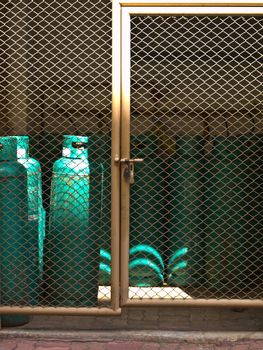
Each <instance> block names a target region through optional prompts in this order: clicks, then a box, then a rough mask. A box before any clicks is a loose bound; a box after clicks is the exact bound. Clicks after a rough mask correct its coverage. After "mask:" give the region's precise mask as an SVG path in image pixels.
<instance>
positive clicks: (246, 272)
mask: <svg viewBox="0 0 263 350" xmlns="http://www.w3.org/2000/svg"><path fill="white" fill-rule="evenodd" d="M262 34H263V19H262V17H252V16H248V17H242V16H238V17H235V16H222V17H217V16H214V17H208V16H201V17H195V16H192V17H184V16H179V17H175V16H173V17H171V16H167V17H162V16H133V17H132V18H131V153H132V156H133V157H140V158H144V163H143V164H136V169H135V184H134V185H132V186H131V204H130V207H131V224H130V259H129V279H130V285H132V286H133V287H134V288H131V290H130V298H132V299H134V298H135V299H136V298H137V299H138V298H150V299H151V298H172V299H177V298H181V299H182V298H183V299H185V298H193V299H198V298H216V299H221V298H227V299H231V298H237V299H243V298H249V299H260V298H262V283H263V275H262V271H263V258H262V243H263V237H262V205H263V202H262V198H263V197H262V159H263V158H262V150H263V148H262V145H263V127H262V96H263V95H262V57H261V56H262V44H263V41H262ZM135 287H143V288H141V289H140V288H137V289H136V288H135ZM157 287H159V288H157ZM163 287H165V288H163Z"/></svg>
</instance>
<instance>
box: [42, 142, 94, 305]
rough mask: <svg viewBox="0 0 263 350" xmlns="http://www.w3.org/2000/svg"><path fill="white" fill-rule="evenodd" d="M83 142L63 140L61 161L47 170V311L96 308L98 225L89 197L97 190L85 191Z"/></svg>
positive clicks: (86, 163) (87, 173)
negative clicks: (49, 172) (50, 173)
mask: <svg viewBox="0 0 263 350" xmlns="http://www.w3.org/2000/svg"><path fill="white" fill-rule="evenodd" d="M87 142H88V137H86V136H73V135H66V136H64V140H63V152H62V158H60V159H59V160H57V161H56V162H55V163H54V166H53V177H52V185H51V187H52V189H51V203H50V219H49V230H48V233H47V238H46V246H45V268H44V282H45V288H46V292H47V294H46V295H47V298H48V301H49V303H50V304H52V305H64V306H94V305H95V304H96V302H97V293H98V268H99V224H98V221H96V222H95V221H94V218H95V216H94V214H93V213H91V209H92V208H94V203H93V202H94V193H96V191H100V189H99V188H97V189H95V190H94V191H93V192H92V191H91V190H90V181H92V179H91V171H90V166H89V161H88V150H87ZM95 207H96V205H95ZM93 210H94V209H93Z"/></svg>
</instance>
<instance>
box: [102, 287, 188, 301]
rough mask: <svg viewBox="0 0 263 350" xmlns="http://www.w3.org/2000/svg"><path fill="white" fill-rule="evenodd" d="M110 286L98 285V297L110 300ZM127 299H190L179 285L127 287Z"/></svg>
mask: <svg viewBox="0 0 263 350" xmlns="http://www.w3.org/2000/svg"><path fill="white" fill-rule="evenodd" d="M110 296H111V287H110V286H99V293H98V299H99V300H100V301H106V300H110ZM129 299H192V298H191V297H190V295H188V294H187V293H185V292H184V291H183V290H182V289H181V288H179V287H129Z"/></svg>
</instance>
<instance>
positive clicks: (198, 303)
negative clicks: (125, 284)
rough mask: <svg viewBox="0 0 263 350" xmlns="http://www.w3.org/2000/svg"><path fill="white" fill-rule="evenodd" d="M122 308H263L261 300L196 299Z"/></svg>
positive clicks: (132, 302) (139, 302)
mask: <svg viewBox="0 0 263 350" xmlns="http://www.w3.org/2000/svg"><path fill="white" fill-rule="evenodd" d="M123 306H125V307H126V306H127V307H130V306H138V307H141V306H170V307H171V306H185V307H224V308H226V307H231V308H235V307H237V308H263V300H249V299H243V300H242V299H229V300H228V299H196V300H189V299H187V300H171V299H170V300H164V299H163V300H162V299H159V300H158V299H157V300H147V299H141V300H128V301H127V302H126V304H125V305H123Z"/></svg>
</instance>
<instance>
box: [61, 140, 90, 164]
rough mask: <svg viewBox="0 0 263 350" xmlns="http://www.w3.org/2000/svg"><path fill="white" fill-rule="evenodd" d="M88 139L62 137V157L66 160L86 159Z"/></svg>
mask: <svg viewBox="0 0 263 350" xmlns="http://www.w3.org/2000/svg"><path fill="white" fill-rule="evenodd" d="M88 139H89V138H88V137H87V136H76V135H64V136H63V150H62V156H63V157H66V158H79V159H87V158H88V148H87V144H88Z"/></svg>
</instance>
